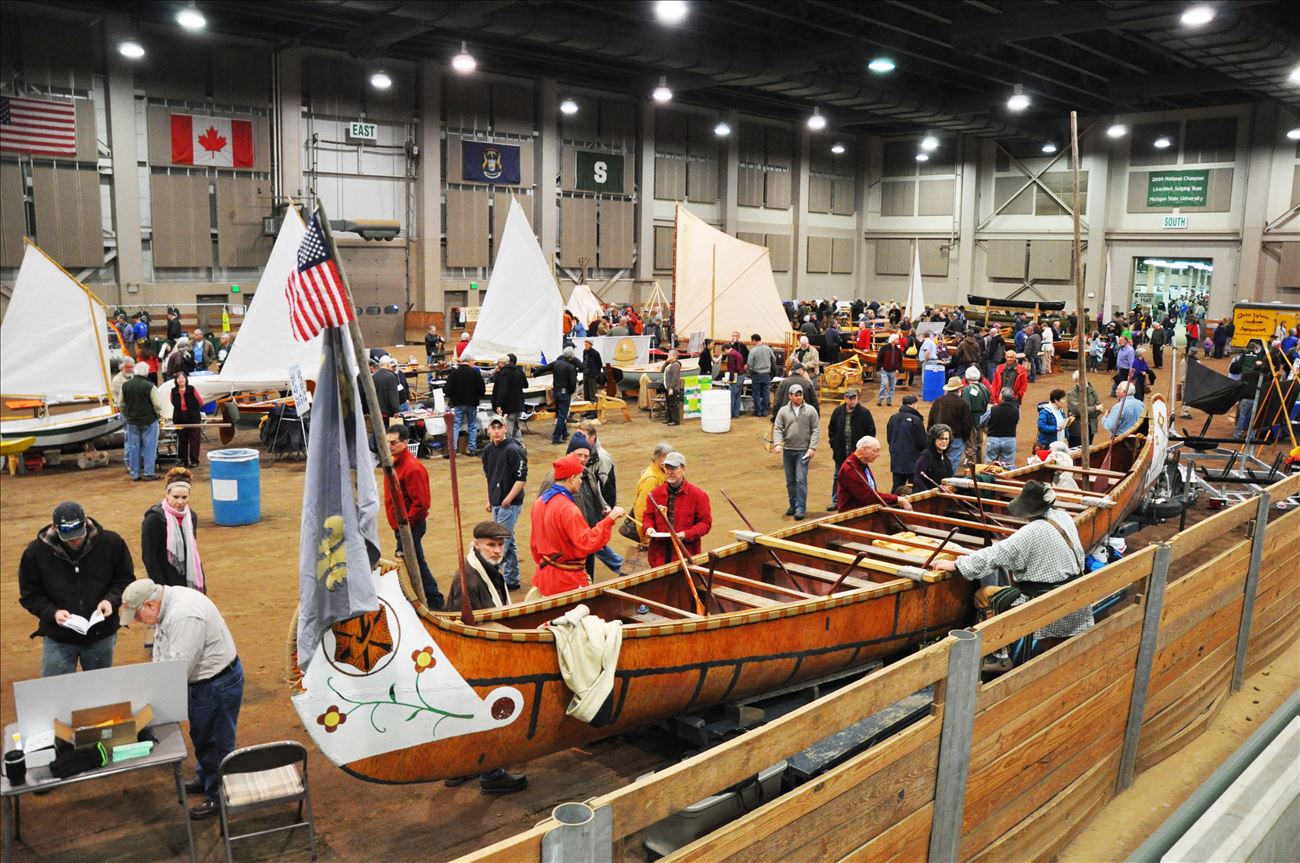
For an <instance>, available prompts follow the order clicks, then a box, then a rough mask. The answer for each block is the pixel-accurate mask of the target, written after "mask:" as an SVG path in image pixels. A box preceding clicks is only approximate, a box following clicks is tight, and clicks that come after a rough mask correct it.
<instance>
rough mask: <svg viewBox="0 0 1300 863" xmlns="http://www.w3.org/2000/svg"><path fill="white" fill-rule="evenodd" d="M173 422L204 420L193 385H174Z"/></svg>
mask: <svg viewBox="0 0 1300 863" xmlns="http://www.w3.org/2000/svg"><path fill="white" fill-rule="evenodd" d="M172 422H173V423H200V422H203V399H202V398H200V397H199V391H198V390H196V389H195V388H194V386H193V385H191V384H186V386H185V390H184V391H183V392H182V390H181V388H180V387H172ZM154 580H155V581H157V579H154Z"/></svg>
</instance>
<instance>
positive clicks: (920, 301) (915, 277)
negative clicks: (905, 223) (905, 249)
mask: <svg viewBox="0 0 1300 863" xmlns="http://www.w3.org/2000/svg"><path fill="white" fill-rule="evenodd" d="M924 312H925V291H924V289H922V287H921V244H920V242H919V241H918V242H917V243H916V244H914V245H913V246H912V274H911V276H909V277H908V279H907V304H906V305H904V306H903V317H905V318H907V319H908V320H909V321H915V320H916V319H917V317H918V316H919V315H921V314H922V313H924Z"/></svg>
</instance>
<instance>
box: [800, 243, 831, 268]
mask: <svg viewBox="0 0 1300 863" xmlns="http://www.w3.org/2000/svg"><path fill="white" fill-rule="evenodd" d="M804 270H805V271H806V272H809V273H829V272H830V271H831V238H830V237H809V238H808V254H807V255H806V256H805V261H804Z"/></svg>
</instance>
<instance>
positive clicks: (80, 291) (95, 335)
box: [0, 240, 109, 401]
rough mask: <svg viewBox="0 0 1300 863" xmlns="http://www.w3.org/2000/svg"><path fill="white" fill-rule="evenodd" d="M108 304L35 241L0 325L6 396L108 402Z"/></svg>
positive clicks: (0, 370)
mask: <svg viewBox="0 0 1300 863" xmlns="http://www.w3.org/2000/svg"><path fill="white" fill-rule="evenodd" d="M108 389H109V377H108V319H107V315H106V314H105V309H104V304H103V303H102V302H100V300H99V298H98V297H96V296H95V295H94V294H92V293H91V292H90V291H89V289H87V288H86V287H85V286H84V285H82V284H81V282H78V281H77V280H76V279H74V278H73V277H72V276H70V275H68V273H67V271H65V270H64V269H63V268H62V267H60V266H59V265H58V264H56V263H54V261H52V260H50V258H49V256H48V255H46V254H45V253H44V252H42V251H41V250H40V249H39V248H38V247H37V246H36V244H35V243H33V242H31V241H30V240H29V241H28V243H27V250H26V252H25V253H24V254H23V263H22V266H21V267H20V268H19V270H18V279H17V281H16V282H15V283H14V293H13V298H12V299H11V300H10V301H9V308H8V310H7V311H6V312H5V317H4V322H3V323H0V393H3V394H4V395H5V396H8V397H18V396H25V397H27V398H40V399H45V400H46V401H68V400H73V399H79V398H108V397H109V393H108Z"/></svg>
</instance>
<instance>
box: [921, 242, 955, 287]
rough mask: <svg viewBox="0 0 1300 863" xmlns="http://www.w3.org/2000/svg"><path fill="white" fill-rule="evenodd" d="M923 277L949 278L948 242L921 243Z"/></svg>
mask: <svg viewBox="0 0 1300 863" xmlns="http://www.w3.org/2000/svg"><path fill="white" fill-rule="evenodd" d="M921 275H922V276H941V277H943V278H947V277H948V241H947V240H922V241H921Z"/></svg>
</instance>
